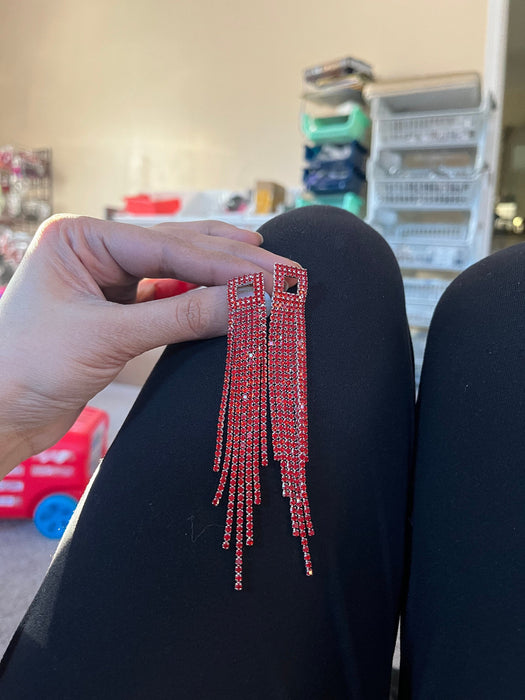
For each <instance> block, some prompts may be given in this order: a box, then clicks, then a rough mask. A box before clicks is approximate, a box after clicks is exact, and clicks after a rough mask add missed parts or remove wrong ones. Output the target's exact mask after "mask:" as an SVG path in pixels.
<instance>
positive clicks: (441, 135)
mask: <svg viewBox="0 0 525 700" xmlns="http://www.w3.org/2000/svg"><path fill="white" fill-rule="evenodd" d="M489 111H490V104H489V102H488V101H484V102H482V103H481V105H480V106H479V107H477V108H475V109H458V110H442V111H441V110H440V111H432V112H397V113H395V112H392V111H390V110H389V108H388V106H387V104H386V103H385V101H382V100H379V101H378V104H377V106H375V107H374V108H373V110H372V115H373V117H374V129H375V131H374V137H375V139H376V142H377V144H378V146H380V147H381V148H383V147H386V146H394V147H403V148H428V147H439V148H448V147H454V146H463V147H464V146H478V144H481V143H482V142H484V139H485V133H486V129H487V123H488V114H489Z"/></svg>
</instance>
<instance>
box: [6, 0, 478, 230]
mask: <svg viewBox="0 0 525 700" xmlns="http://www.w3.org/2000/svg"><path fill="white" fill-rule="evenodd" d="M486 6H487V0H461V1H460V2H458V0H440V2H436V0H361V1H360V2H357V1H354V2H350V1H348V0H347V1H346V2H344V1H343V0H323V2H319V1H317V2H315V3H313V2H312V3H305V2H304V0H303V1H302V2H300V1H299V0H265V1H264V2H257V3H255V2H240V1H235V0H222V2H218V1H217V0H193V1H192V2H181V1H178V2H177V1H176V0H175V1H173V0H148V2H137V1H136V0H113V1H111V0H110V1H108V0H90V1H89V2H87V1H86V0H22V2H18V3H16V2H11V3H4V6H3V8H2V21H1V26H0V32H1V41H0V94H1V95H2V109H1V110H0V143H9V142H17V143H19V144H22V145H27V146H32V147H40V146H50V147H52V148H53V152H54V162H55V209H56V210H68V211H74V212H83V213H88V214H92V215H99V216H100V215H103V211H104V206H105V205H107V204H118V203H119V202H120V199H121V196H122V195H123V194H125V193H130V192H136V191H137V190H139V189H143V188H147V189H152V190H172V189H177V188H183V189H186V188H213V187H228V188H229V187H231V188H240V187H249V186H251V185H252V184H253V182H254V181H255V179H256V178H263V179H274V180H277V181H280V182H282V183H283V184H285V185H290V186H292V185H296V184H297V183H298V178H299V170H300V164H301V148H300V144H301V136H300V134H299V131H298V109H299V100H298V95H299V92H300V89H301V81H300V78H301V72H302V69H303V68H304V67H305V66H309V65H312V64H315V63H316V62H319V61H322V60H326V59H331V58H334V57H339V56H344V55H348V54H351V55H355V56H358V57H362V58H364V59H367V60H369V61H370V62H371V63H372V64H373V65H374V67H375V70H376V73H377V75H378V76H380V77H384V78H387V77H395V76H406V75H422V74H425V73H436V72H439V73H441V72H447V71H458V70H478V71H480V72H482V71H483V57H484V56H483V54H484V42H485V16H486V9H487V8H486Z"/></svg>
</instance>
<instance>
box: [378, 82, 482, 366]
mask: <svg viewBox="0 0 525 700" xmlns="http://www.w3.org/2000/svg"><path fill="white" fill-rule="evenodd" d="M366 96H367V99H368V100H369V102H370V106H371V116H372V120H373V126H372V142H371V157H370V160H369V162H368V168H367V175H368V200H367V210H368V212H367V221H368V222H369V223H370V225H371V226H372V227H373V228H375V229H376V230H377V231H379V232H380V233H381V234H382V235H383V236H384V237H385V238H386V239H387V241H388V242H389V243H390V245H391V247H392V249H393V250H394V253H395V254H396V257H397V259H398V261H399V264H400V267H401V269H402V272H403V278H404V284H405V295H406V304H407V314H408V320H409V323H410V326H411V331H412V338H413V344H414V355H415V364H416V378H417V380H419V374H420V371H421V364H422V362H423V353H424V347H425V342H426V335H427V331H428V326H429V324H430V320H431V317H432V314H433V312H434V308H435V306H436V304H437V302H438V300H439V298H440V296H441V294H442V293H443V291H444V290H445V289H446V287H447V286H448V284H449V283H450V281H451V280H452V279H453V278H454V277H455V276H456V275H457V274H458V273H459V272H460V271H461V270H463V269H465V268H466V267H468V266H469V265H470V264H472V263H473V262H474V261H476V260H478V259H480V258H481V257H484V256H485V255H487V254H488V253H489V252H490V241H491V234H492V226H491V224H492V222H491V220H489V217H487V216H486V212H485V211H484V208H483V207H482V202H483V201H484V194H485V193H486V191H487V185H488V178H489V176H490V173H489V171H488V168H487V166H486V160H485V159H486V144H487V135H488V129H489V123H490V121H489V117H490V113H491V104H490V103H489V100H481V97H480V96H481V89H480V82H479V76H478V75H476V74H465V75H454V76H437V77H432V78H425V79H420V80H413V81H402V82H398V83H390V84H382V85H381V84H375V85H373V86H369V88H368V89H367V91H366ZM484 214H485V215H484Z"/></svg>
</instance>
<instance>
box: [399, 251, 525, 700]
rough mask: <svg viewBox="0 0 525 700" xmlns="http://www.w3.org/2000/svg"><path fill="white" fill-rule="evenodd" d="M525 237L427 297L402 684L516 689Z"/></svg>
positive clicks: (524, 458)
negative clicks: (432, 300) (434, 298)
mask: <svg viewBox="0 0 525 700" xmlns="http://www.w3.org/2000/svg"><path fill="white" fill-rule="evenodd" d="M524 424H525V246H524V245H518V246H515V247H512V248H510V249H508V250H505V251H502V252H500V253H496V254H494V255H492V256H490V257H488V258H486V259H485V260H483V261H481V262H480V263H477V264H476V265H474V266H473V267H471V268H469V269H468V270H467V271H465V272H464V273H462V274H461V275H460V276H459V277H458V278H457V279H456V280H455V281H454V282H453V283H452V285H451V286H450V287H449V288H448V290H447V291H446V293H445V295H444V296H443V298H442V300H441V302H440V303H439V305H438V307H437V309H436V312H435V315H434V318H433V321H432V325H431V328H430V332H429V337H428V344H427V348H426V354H425V359H424V365H423V371H422V378H421V387H420V394H419V407H418V422H417V431H416V432H417V448H416V466H415V485H414V509H413V549H412V562H411V574H410V585H409V595H408V603H407V610H406V620H405V622H404V625H403V644H402V674H401V675H402V681H401V683H402V697H405V698H408V697H410V698H415V699H417V700H430V699H431V698H436V699H437V698H439V699H440V700H441V699H442V698H447V700H456V699H457V700H466V699H470V698H472V699H474V698H475V699H476V700H484V699H487V700H489V698H490V700H494V698H502V699H505V700H507V699H508V700H514V699H516V698H523V697H525V678H524V669H525V595H524V591H525V469H524V463H525V430H524Z"/></svg>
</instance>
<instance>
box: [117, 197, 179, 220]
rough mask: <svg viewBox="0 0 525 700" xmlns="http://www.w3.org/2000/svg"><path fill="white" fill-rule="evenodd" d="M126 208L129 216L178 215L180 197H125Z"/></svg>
mask: <svg viewBox="0 0 525 700" xmlns="http://www.w3.org/2000/svg"><path fill="white" fill-rule="evenodd" d="M124 202H125V208H126V211H127V212H128V213H129V214H172V215H173V214H176V213H177V212H178V211H180V208H181V206H182V201H181V199H180V197H170V198H166V199H163V198H161V197H154V196H152V195H149V194H138V195H135V196H134V197H124Z"/></svg>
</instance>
